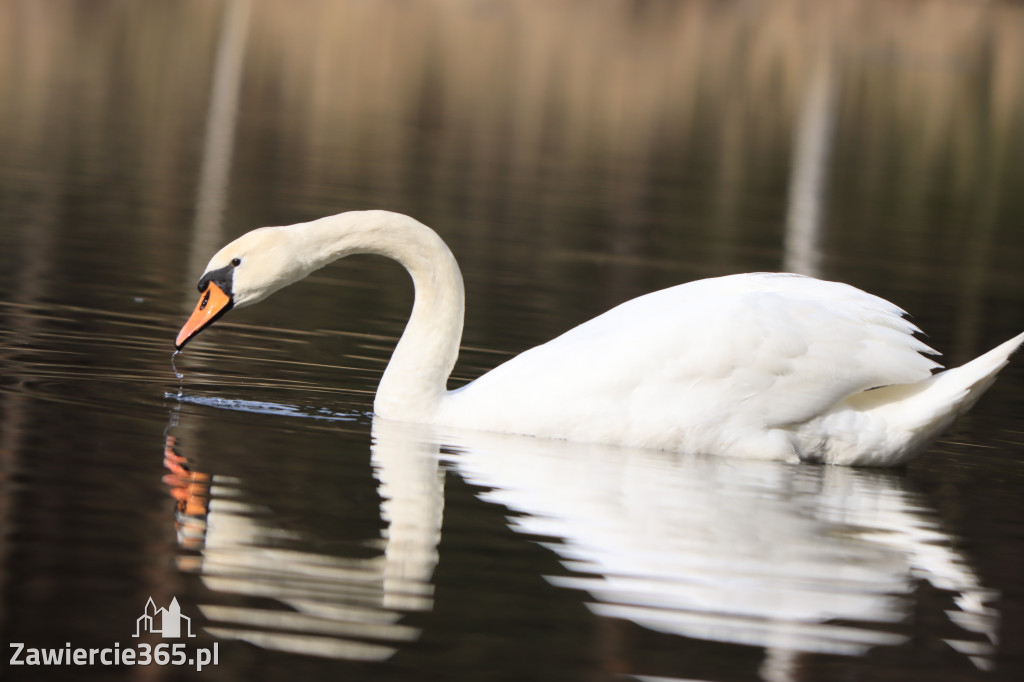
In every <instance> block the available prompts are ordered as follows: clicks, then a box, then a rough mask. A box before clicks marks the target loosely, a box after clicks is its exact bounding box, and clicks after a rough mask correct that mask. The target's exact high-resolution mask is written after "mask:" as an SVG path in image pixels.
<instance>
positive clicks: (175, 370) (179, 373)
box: [171, 350, 185, 396]
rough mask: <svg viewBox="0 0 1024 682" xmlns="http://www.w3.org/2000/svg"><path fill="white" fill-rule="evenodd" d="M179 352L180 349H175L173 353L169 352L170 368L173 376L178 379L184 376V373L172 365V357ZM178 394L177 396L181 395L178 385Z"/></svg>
mask: <svg viewBox="0 0 1024 682" xmlns="http://www.w3.org/2000/svg"><path fill="white" fill-rule="evenodd" d="M180 352H181V351H180V350H175V351H174V352H173V353H171V370H172V371H173V372H174V376H175V377H176V378H177V379H179V380H180V379H184V378H185V375H184V374H182V373H181V372H179V371H178V368H177V367H176V366H175V365H174V358H175V357H177V355H178V353H180ZM178 395H179V396H180V395H181V387H180V386H179V387H178Z"/></svg>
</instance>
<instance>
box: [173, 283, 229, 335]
mask: <svg viewBox="0 0 1024 682" xmlns="http://www.w3.org/2000/svg"><path fill="white" fill-rule="evenodd" d="M232 305H234V302H233V301H232V300H231V297H230V296H228V295H227V294H225V293H224V291H223V290H222V289H221V288H220V287H219V286H217V285H216V284H214V283H213V282H210V283H209V284H208V285H207V286H206V289H205V290H204V291H203V294H202V296H200V297H199V303H198V304H197V305H196V309H195V310H194V311H192V316H191V317H189V318H188V322H186V323H185V326H184V327H182V328H181V331H180V332H178V338H177V339H175V341H174V347H175V348H177V349H178V350H181V349H182V348H184V347H185V344H186V343H188V342H189V340H190V339H191V338H192V337H193V336H195V335H196V334H198V333H199V332H201V331H203V330H204V329H206V328H207V327H209V326H210V325H211V324H213V323H214V322H216V321H217V319H218V318H219V317H220V316H221V315H223V314H224V313H226V312H227V311H229V310H231V306H232Z"/></svg>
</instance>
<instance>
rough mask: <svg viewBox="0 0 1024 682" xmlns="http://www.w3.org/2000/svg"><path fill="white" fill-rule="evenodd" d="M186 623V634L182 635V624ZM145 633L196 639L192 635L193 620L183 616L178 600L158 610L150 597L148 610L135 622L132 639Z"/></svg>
mask: <svg viewBox="0 0 1024 682" xmlns="http://www.w3.org/2000/svg"><path fill="white" fill-rule="evenodd" d="M182 621H184V623H185V633H186V634H184V635H182V634H181V623H182ZM144 632H152V633H155V634H159V635H161V636H163V637H165V638H166V637H195V635H194V634H192V619H191V618H189V617H188V616H183V615H181V607H180V606H178V598H177V597H175V598H173V599H171V603H170V605H169V606H168V607H167V608H166V609H158V608H157V607H156V604H154V603H153V598H152V597H150V598H149V601H147V602H146V609H145V611H144V612H143V614H142V615H141V616H139V617H138V618H137V619H136V621H135V634H134V635H132V637H139V636H141V634H142V633H144Z"/></svg>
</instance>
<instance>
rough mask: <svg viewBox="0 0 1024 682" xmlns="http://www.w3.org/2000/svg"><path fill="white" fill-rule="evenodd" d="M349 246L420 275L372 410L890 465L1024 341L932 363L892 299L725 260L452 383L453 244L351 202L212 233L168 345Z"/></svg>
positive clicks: (655, 444)
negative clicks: (190, 303) (732, 270)
mask: <svg viewBox="0 0 1024 682" xmlns="http://www.w3.org/2000/svg"><path fill="white" fill-rule="evenodd" d="M354 253H377V254H382V255H385V256H389V257H391V258H394V259H395V260H397V261H399V262H400V263H401V264H402V265H404V266H405V267H406V269H407V270H408V271H409V273H410V275H411V276H412V279H413V283H414V285H415V289H416V300H415V304H414V305H413V310H412V315H411V317H410V319H409V323H408V325H407V326H406V329H405V332H404V333H403V334H402V338H401V339H400V340H399V342H398V345H397V347H396V348H395V352H394V354H393V356H392V358H391V362H390V363H389V365H388V368H387V370H386V371H385V372H384V376H383V377H382V379H381V382H380V386H379V388H378V390H377V397H376V400H375V402H374V411H375V412H376V413H377V414H378V415H379V416H381V417H385V418H388V419H395V420H400V421H411V422H419V423H429V424H436V425H439V426H442V427H454V428H470V429H476V430H486V431H499V432H508V433H520V434H528V435H534V436H542V437H550V438H564V439H570V440H582V441H594V442H602V443H612V444H619V445H630V446H641V447H652V448H660V449H668V450H685V451H691V452H712V453H719V454H728V455H736V456H742V457H751V458H765V459H780V460H794V461H795V460H798V459H800V460H812V461H823V462H828V463H834V464H852V465H874V466H894V465H899V464H902V463H905V462H907V461H908V460H910V459H911V458H912V457H914V456H915V455H917V454H919V453H920V452H921V451H922V450H924V449H925V448H926V447H927V446H928V445H929V444H930V443H931V442H932V441H933V440H934V439H935V438H936V437H938V435H939V434H940V433H941V432H942V431H943V430H944V429H945V428H946V427H947V426H949V424H950V423H951V422H952V421H953V419H955V418H956V417H957V415H959V414H961V413H963V412H964V411H966V410H967V409H968V408H969V407H970V406H971V405H972V404H973V403H974V401H975V400H976V399H977V398H978V397H979V396H980V395H981V393H983V392H984V390H985V389H986V388H988V386H989V385H990V384H991V382H992V381H993V380H994V379H995V376H996V373H997V372H998V371H999V370H1000V369H1001V368H1002V367H1003V366H1004V365H1005V364H1006V363H1007V361H1008V358H1009V356H1010V354H1011V353H1013V351H1014V350H1016V349H1017V347H1018V346H1019V345H1020V344H1021V343H1022V342H1024V334H1021V335H1019V336H1017V337H1015V338H1013V339H1011V340H1010V341H1008V342H1006V343H1004V344H1003V345H1001V346H999V347H997V348H996V349H994V350H992V351H990V352H988V353H986V354H985V355H982V356H981V357H979V358H977V359H975V360H973V361H972V362H969V363H967V364H966V365H964V366H962V367H958V368H956V369H952V370H948V371H945V372H941V373H939V374H935V375H933V374H932V369H933V368H936V367H938V365H937V364H936V363H935V362H933V361H932V360H930V359H929V358H927V357H925V356H924V355H922V353H929V354H934V353H935V352H934V351H933V350H932V349H930V348H929V347H928V346H926V345H925V344H924V343H922V342H921V341H919V340H918V339H916V338H915V337H914V335H913V334H914V333H915V332H917V331H918V330H917V328H916V327H915V326H914V325H913V324H911V323H910V322H908V321H907V320H906V319H905V318H904V317H903V315H904V313H903V311H902V310H900V309H899V308H898V307H896V306H895V305H893V304H892V303H889V302H888V301H885V300H883V299H881V298H878V297H877V296H873V295H871V294H867V293H865V292H863V291H861V290H859V289H856V288H854V287H851V286H848V285H846V284H839V283H835V282H825V281H821V280H817V279H813V278H810V277H802V276H799V275H789V274H768V273H756V274H745V275H732V276H728V277H719V278H715V279H705V280H700V281H696V282H690V283H688V284H682V285H680V286H676V287H672V288H670V289H665V290H662V291H657V292H654V293H652V294H648V295H646V296H641V297H639V298H636V299H633V300H631V301H628V302H626V303H623V304H622V305H620V306H618V307H616V308H614V309H612V310H610V311H608V312H607V313H605V314H603V315H600V316H598V317H596V318H594V319H592V320H590V321H588V322H585V323H584V324H581V325H580V326H578V327H576V328H574V329H572V330H570V331H568V332H566V333H565V334H563V335H562V336H559V337H558V338H556V339H554V340H552V341H549V342H548V343H546V344H543V345H541V346H538V347H536V348H533V349H531V350H528V351H526V352H525V353H523V354H522V355H519V356H518V357H515V358H513V359H511V360H509V361H508V362H506V363H505V364H503V365H501V366H499V367H497V368H495V369H494V370H492V371H491V372H489V373H487V374H485V375H484V376H482V377H480V378H479V379H477V380H476V381H473V382H471V383H470V384H467V385H466V386H463V387H462V388H459V389H456V390H454V391H448V390H447V389H446V384H447V380H448V376H449V374H450V373H451V370H452V367H453V366H454V365H455V360H456V357H457V356H458V347H459V341H460V339H461V336H462V321H463V312H464V292H463V284H462V275H461V273H460V272H459V267H458V265H457V264H456V262H455V258H454V257H453V256H452V254H451V252H450V251H449V250H448V247H447V246H445V244H444V242H443V241H441V238H440V237H438V236H437V234H435V233H434V232H433V231H432V230H430V228H428V227H426V226H425V225H422V224H421V223H419V222H417V221H415V220H413V219H412V218H409V217H407V216H403V215H399V214H396V213H389V212H386V211H362V212H350V213H342V214H339V215H336V216H331V217H328V218H323V219H321V220H316V221H313V222H309V223H300V224H298V225H291V226H286V227H271V228H261V229H258V230H254V231H252V232H250V233H248V234H246V235H243V236H242V237H240V238H238V239H237V240H235V241H234V242H232V243H231V244H228V245H227V246H225V247H224V248H223V249H221V251H220V252H218V253H217V254H216V255H215V256H214V257H213V259H212V260H211V261H210V264H209V266H208V267H207V272H206V274H205V275H203V277H202V279H201V280H200V285H199V288H200V291H202V292H203V293H204V295H203V298H202V299H201V301H200V305H199V306H198V307H197V308H196V312H195V313H193V316H192V318H190V320H189V322H188V323H187V324H186V325H185V327H184V328H183V329H182V331H181V333H180V334H179V336H178V339H177V342H176V345H177V347H178V348H181V347H182V346H184V344H185V343H186V342H187V341H188V340H189V339H190V338H191V337H192V336H194V335H195V334H197V333H198V332H199V331H201V330H202V329H204V328H205V327H206V326H208V325H209V324H210V323H212V322H213V321H214V320H216V319H217V317H219V316H220V315H221V314H222V313H223V312H225V311H226V310H228V309H230V308H231V307H232V306H235V307H240V306H244V305H250V304H252V303H255V302H257V301H259V300H262V299H263V298H265V297H266V296H268V295H269V294H271V293H273V292H274V291H276V290H277V289H280V288H282V287H284V286H286V285H288V284H291V283H292V282H295V281H297V280H299V279H302V278H303V277H305V276H307V275H308V274H309V273H311V272H313V271H314V270H316V269H318V268H320V267H323V266H324V265H326V264H328V263H329V262H331V261H334V260H336V259H338V258H342V257H344V256H347V255H350V254H354ZM881 387H884V388H881Z"/></svg>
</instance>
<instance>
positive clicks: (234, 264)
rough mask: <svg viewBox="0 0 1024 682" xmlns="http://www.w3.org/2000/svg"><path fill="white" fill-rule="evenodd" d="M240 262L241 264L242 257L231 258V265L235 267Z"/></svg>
mask: <svg viewBox="0 0 1024 682" xmlns="http://www.w3.org/2000/svg"><path fill="white" fill-rule="evenodd" d="M241 264H242V259H241V258H232V259H231V265H233V266H234V267H236V268H237V267H238V266H239V265H241Z"/></svg>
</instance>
